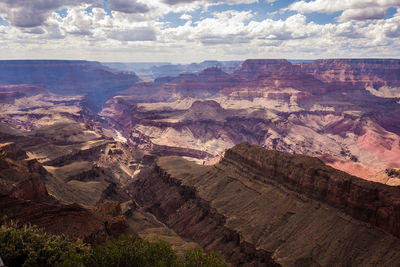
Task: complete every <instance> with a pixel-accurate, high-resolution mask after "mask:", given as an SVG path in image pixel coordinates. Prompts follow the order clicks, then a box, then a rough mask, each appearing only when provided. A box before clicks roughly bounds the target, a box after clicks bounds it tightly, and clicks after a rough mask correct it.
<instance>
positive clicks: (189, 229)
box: [131, 143, 400, 266]
mask: <svg viewBox="0 0 400 267" xmlns="http://www.w3.org/2000/svg"><path fill="white" fill-rule="evenodd" d="M131 189H132V190H133V191H134V192H135V194H134V196H135V198H136V199H137V200H138V202H139V203H140V205H143V206H144V207H145V208H147V209H148V210H150V211H151V212H152V213H153V214H155V215H156V216H157V217H158V218H159V219H160V220H161V221H163V222H164V223H166V224H167V225H168V226H170V227H171V228H173V229H174V230H175V231H176V232H177V233H178V234H180V235H181V236H183V237H186V238H189V239H191V240H195V241H196V242H198V243H200V244H201V245H202V246H204V247H206V248H208V249H216V250H217V251H218V252H219V253H221V254H223V255H224V256H225V257H226V258H227V259H228V260H229V261H230V262H232V263H233V264H235V265H249V264H250V265H265V264H271V265H273V264H274V262H275V263H279V264H282V265H284V266H296V265H298V264H306V265H307V266H311V265H314V266H331V265H343V266H349V265H350V266H377V265H380V266H392V265H397V264H399V262H400V255H399V254H398V253H397V251H398V249H399V248H400V241H399V239H398V237H397V236H399V213H398V212H399V203H400V202H399V195H400V194H399V189H398V188H393V187H389V186H385V185H381V184H376V183H372V182H367V181H364V180H362V179H359V178H356V177H353V176H350V175H348V174H346V173H343V172H341V171H338V170H335V169H333V168H331V167H328V166H326V165H324V164H323V163H322V162H321V161H320V160H319V159H317V158H311V157H307V156H300V155H289V154H281V153H279V152H276V151H267V150H265V149H263V148H261V147H256V146H250V145H249V144H247V143H243V144H240V145H237V146H235V147H234V148H233V149H230V150H228V151H227V152H226V153H225V156H224V158H223V159H222V160H221V162H220V163H218V164H216V165H214V166H201V165H197V164H195V163H193V162H189V161H187V160H184V159H182V158H178V157H163V158H160V159H159V160H158V161H157V164H156V167H155V169H154V170H153V171H152V172H150V173H148V174H147V175H144V176H142V177H141V178H140V179H138V180H137V181H136V182H135V183H134V184H133V186H132V187H131Z"/></svg>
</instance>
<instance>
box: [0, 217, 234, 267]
mask: <svg viewBox="0 0 400 267" xmlns="http://www.w3.org/2000/svg"><path fill="white" fill-rule="evenodd" d="M0 255H1V257H2V259H3V261H4V263H5V264H6V265H7V266H8V267H13V266H24V267H28V266H82V267H84V266H88V267H89V266H110V267H112V266H157V267H163V266H168V267H170V266H171V267H222V266H227V265H226V263H225V262H224V261H223V260H221V259H220V258H219V257H218V256H217V255H216V254H215V253H209V254H206V253H204V252H203V251H202V250H201V249H196V250H188V251H186V252H185V254H184V256H183V257H178V256H177V254H176V252H175V251H174V249H173V248H172V246H171V245H170V244H168V243H165V242H149V241H145V240H142V239H138V238H133V237H130V236H121V237H120V238H119V239H117V240H107V241H106V242H105V243H103V244H100V245H97V246H91V245H87V244H84V243H82V241H80V240H77V241H70V240H68V239H67V238H66V237H65V236H55V235H49V234H46V233H45V232H43V230H41V229H39V228H38V227H36V226H24V227H18V225H17V224H15V223H4V224H2V225H1V227H0Z"/></svg>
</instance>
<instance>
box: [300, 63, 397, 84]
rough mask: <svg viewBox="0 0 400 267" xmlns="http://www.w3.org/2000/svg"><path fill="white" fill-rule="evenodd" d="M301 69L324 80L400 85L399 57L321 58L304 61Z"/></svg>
mask: <svg viewBox="0 0 400 267" xmlns="http://www.w3.org/2000/svg"><path fill="white" fill-rule="evenodd" d="M301 69H302V70H303V71H305V72H307V73H310V74H312V75H314V76H315V77H316V78H318V79H320V80H322V81H324V82H342V83H349V84H353V85H358V86H373V87H378V88H379V87H381V86H399V85H400V79H399V74H400V60H398V59H321V60H315V61H313V62H312V63H302V64H301Z"/></svg>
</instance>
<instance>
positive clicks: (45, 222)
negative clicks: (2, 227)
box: [0, 143, 128, 242]
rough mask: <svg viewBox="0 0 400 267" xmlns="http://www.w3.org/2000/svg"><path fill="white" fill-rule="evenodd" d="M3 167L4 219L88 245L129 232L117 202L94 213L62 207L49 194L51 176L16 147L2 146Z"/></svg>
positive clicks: (0, 197)
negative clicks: (39, 228) (46, 181)
mask: <svg viewBox="0 0 400 267" xmlns="http://www.w3.org/2000/svg"><path fill="white" fill-rule="evenodd" d="M0 167H1V171H0V216H1V217H3V216H7V219H10V220H14V221H18V222H19V223H29V224H35V225H38V226H39V227H41V228H44V229H45V230H46V231H47V232H49V233H53V234H65V235H67V236H68V237H70V238H73V239H76V238H83V239H84V240H85V241H86V242H99V241H102V240H105V238H106V237H107V236H118V235H119V234H121V233H124V232H126V231H127V228H128V226H127V223H126V221H125V219H124V217H123V216H122V212H121V209H120V208H119V205H118V203H114V204H110V203H104V204H101V205H99V206H97V207H95V208H93V209H92V210H89V209H86V208H84V207H83V206H81V205H78V204H69V205H62V204H60V203H59V202H58V201H57V200H56V199H55V198H53V197H52V196H50V195H49V194H48V192H47V189H46V184H45V180H46V179H48V178H49V173H48V172H47V171H46V170H45V169H44V168H43V167H42V166H41V165H40V163H39V162H38V161H37V160H34V159H27V156H26V154H25V153H23V152H22V151H21V150H20V149H19V148H18V147H16V145H15V144H13V143H8V144H2V145H0Z"/></svg>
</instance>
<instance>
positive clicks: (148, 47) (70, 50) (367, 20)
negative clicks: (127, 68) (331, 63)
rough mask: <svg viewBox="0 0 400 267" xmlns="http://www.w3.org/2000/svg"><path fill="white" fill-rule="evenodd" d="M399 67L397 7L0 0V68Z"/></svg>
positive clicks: (378, 3)
mask: <svg viewBox="0 0 400 267" xmlns="http://www.w3.org/2000/svg"><path fill="white" fill-rule="evenodd" d="M360 57H362V58H377V57H378V58H400V0H292V1H290V0H225V1H216V0H0V59H85V60H97V61H103V62H173V63H190V62H200V61H203V60H244V59H248V58H287V59H317V58H360Z"/></svg>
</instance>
